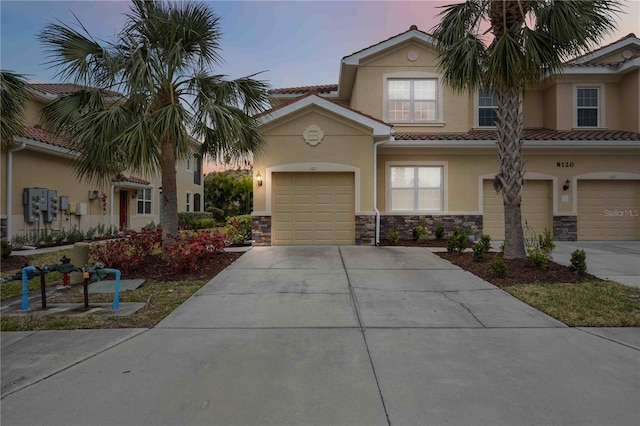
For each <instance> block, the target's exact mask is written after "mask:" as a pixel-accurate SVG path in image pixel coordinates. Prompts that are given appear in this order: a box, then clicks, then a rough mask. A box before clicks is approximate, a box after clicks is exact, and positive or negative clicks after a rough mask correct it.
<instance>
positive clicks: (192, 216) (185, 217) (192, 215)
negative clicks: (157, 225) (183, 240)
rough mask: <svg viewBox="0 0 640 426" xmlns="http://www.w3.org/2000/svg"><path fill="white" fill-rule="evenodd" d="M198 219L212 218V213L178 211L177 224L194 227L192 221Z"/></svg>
mask: <svg viewBox="0 0 640 426" xmlns="http://www.w3.org/2000/svg"><path fill="white" fill-rule="evenodd" d="M198 219H213V214H212V213H208V212H182V213H178V226H181V227H183V228H189V229H196V228H195V227H194V221H195V220H198Z"/></svg>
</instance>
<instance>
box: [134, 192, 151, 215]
mask: <svg viewBox="0 0 640 426" xmlns="http://www.w3.org/2000/svg"><path fill="white" fill-rule="evenodd" d="M137 204H138V214H151V188H145V189H141V190H139V191H138V197H137Z"/></svg>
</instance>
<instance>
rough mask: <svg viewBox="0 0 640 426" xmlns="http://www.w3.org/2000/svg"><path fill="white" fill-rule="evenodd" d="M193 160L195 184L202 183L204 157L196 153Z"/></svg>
mask: <svg viewBox="0 0 640 426" xmlns="http://www.w3.org/2000/svg"><path fill="white" fill-rule="evenodd" d="M192 161H193V183H194V184H195V185H200V184H201V183H202V158H201V157H200V156H199V155H194V156H193V160H192ZM196 211H197V210H196Z"/></svg>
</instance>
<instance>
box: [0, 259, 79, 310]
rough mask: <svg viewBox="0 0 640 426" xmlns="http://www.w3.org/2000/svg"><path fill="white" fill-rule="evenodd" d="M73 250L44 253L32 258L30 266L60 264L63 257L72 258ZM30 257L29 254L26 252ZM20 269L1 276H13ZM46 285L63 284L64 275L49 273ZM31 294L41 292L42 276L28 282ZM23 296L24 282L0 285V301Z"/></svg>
mask: <svg viewBox="0 0 640 426" xmlns="http://www.w3.org/2000/svg"><path fill="white" fill-rule="evenodd" d="M72 251H73V250H72V249H65V250H58V251H54V252H50V253H42V254H36V255H33V256H30V259H29V264H30V265H33V266H40V265H52V264H56V265H57V264H60V259H61V258H62V256H66V257H71V253H72ZM25 255H28V252H25ZM17 272H20V269H12V270H8V271H5V270H3V271H2V274H1V275H0V276H2V277H7V276H13V275H15V274H16V273H17ZM45 283H46V285H47V287H51V286H56V285H58V284H61V283H62V274H61V273H60V272H49V273H47V274H45ZM27 285H28V287H29V292H33V291H40V276H36V277H33V278H31V279H30V280H29V281H27ZM21 294H22V280H15V281H9V282H6V283H3V284H0V300H5V299H10V298H12V297H17V296H20V295H21Z"/></svg>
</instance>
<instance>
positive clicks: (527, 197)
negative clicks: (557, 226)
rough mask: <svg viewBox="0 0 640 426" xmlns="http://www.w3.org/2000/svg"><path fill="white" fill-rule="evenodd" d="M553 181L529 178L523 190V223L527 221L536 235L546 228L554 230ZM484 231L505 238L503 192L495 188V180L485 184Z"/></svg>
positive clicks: (486, 181)
mask: <svg viewBox="0 0 640 426" xmlns="http://www.w3.org/2000/svg"><path fill="white" fill-rule="evenodd" d="M551 196H552V194H551V181H548V180H528V181H526V182H525V185H524V189H523V191H522V210H521V211H522V224H523V225H524V223H525V221H526V222H527V224H528V225H529V227H531V228H532V229H533V231H534V232H535V234H536V235H540V234H542V233H543V232H544V230H545V228H546V229H548V230H549V231H553V205H552V202H551ZM483 206H484V213H483V219H482V222H483V232H484V233H485V234H487V235H490V236H491V238H494V239H496V240H503V239H504V206H503V202H502V194H498V193H496V191H495V189H493V180H485V181H484V184H483Z"/></svg>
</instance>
